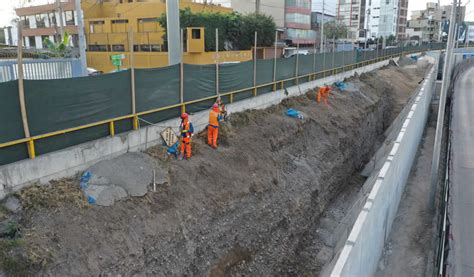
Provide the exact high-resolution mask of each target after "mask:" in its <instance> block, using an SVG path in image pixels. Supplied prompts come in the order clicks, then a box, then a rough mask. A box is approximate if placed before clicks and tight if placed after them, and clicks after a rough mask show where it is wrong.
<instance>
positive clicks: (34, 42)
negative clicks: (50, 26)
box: [28, 36, 36, 48]
mask: <svg viewBox="0 0 474 277" xmlns="http://www.w3.org/2000/svg"><path fill="white" fill-rule="evenodd" d="M28 42H29V43H30V47H32V48H36V39H35V37H34V36H33V37H28Z"/></svg>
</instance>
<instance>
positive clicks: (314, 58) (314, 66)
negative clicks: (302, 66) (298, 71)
mask: <svg viewBox="0 0 474 277" xmlns="http://www.w3.org/2000/svg"><path fill="white" fill-rule="evenodd" d="M315 71H316V39H314V47H313V74H312V75H311V77H312V78H311V79H312V80H316V78H315V77H316V76H315V74H314V72H315Z"/></svg>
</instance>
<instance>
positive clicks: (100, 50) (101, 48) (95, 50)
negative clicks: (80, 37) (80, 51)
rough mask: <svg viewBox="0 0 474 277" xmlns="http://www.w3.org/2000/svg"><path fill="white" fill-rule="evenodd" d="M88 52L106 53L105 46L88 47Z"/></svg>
mask: <svg viewBox="0 0 474 277" xmlns="http://www.w3.org/2000/svg"><path fill="white" fill-rule="evenodd" d="M89 51H91V52H107V45H98V44H96V45H89Z"/></svg>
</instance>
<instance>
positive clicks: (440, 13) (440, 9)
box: [407, 2, 466, 42]
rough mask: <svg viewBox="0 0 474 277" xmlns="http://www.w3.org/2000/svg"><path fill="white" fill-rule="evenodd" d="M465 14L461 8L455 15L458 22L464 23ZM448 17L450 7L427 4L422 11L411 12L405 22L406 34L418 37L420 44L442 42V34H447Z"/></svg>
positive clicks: (463, 8)
mask: <svg viewBox="0 0 474 277" xmlns="http://www.w3.org/2000/svg"><path fill="white" fill-rule="evenodd" d="M465 14H466V8H465V7H464V6H461V9H460V10H459V11H458V15H457V17H458V22H462V21H464V16H465ZM450 16H451V5H447V6H438V4H437V3H434V2H429V3H427V4H426V8H425V9H424V10H417V11H413V12H412V14H411V18H410V20H408V22H407V33H408V34H409V35H410V36H417V37H419V40H420V41H421V42H434V41H442V40H443V36H444V34H446V33H447V32H448V28H449V20H450ZM410 39H413V38H412V37H410Z"/></svg>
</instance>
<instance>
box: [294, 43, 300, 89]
mask: <svg viewBox="0 0 474 277" xmlns="http://www.w3.org/2000/svg"><path fill="white" fill-rule="evenodd" d="M299 53H300V44H299V43H297V44H296V66H295V77H296V85H299V83H300V79H299V78H298V66H299V61H300V55H299Z"/></svg>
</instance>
